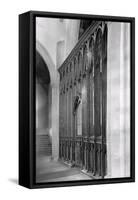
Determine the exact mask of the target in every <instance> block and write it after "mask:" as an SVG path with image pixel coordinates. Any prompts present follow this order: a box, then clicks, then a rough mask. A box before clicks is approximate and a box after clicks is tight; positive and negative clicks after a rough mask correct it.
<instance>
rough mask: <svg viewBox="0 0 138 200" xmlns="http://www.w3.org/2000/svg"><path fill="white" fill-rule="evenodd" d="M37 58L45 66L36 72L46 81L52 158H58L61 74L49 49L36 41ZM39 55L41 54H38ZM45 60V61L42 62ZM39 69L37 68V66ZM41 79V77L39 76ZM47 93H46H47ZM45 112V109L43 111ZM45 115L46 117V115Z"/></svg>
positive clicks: (47, 114)
mask: <svg viewBox="0 0 138 200" xmlns="http://www.w3.org/2000/svg"><path fill="white" fill-rule="evenodd" d="M36 51H37V55H36V58H38V57H41V64H42V63H43V64H42V65H43V66H44V65H45V67H43V69H42V67H40V68H39V70H38V72H37V71H36V74H38V75H39V77H40V76H41V81H43V82H46V84H47V86H45V89H46V88H47V89H46V90H47V93H48V96H47V98H45V104H46V99H48V100H47V101H48V104H47V110H46V109H44V110H46V112H48V113H46V116H47V118H48V125H49V126H48V135H49V140H50V142H51V149H52V150H51V159H54V160H58V158H59V74H58V71H57V69H56V66H55V65H54V63H53V61H52V59H51V57H50V55H49V53H48V51H47V50H46V48H44V47H43V45H42V44H41V43H40V42H39V41H36ZM38 55H39V56H38ZM42 60H43V62H42ZM36 70H37V68H36ZM39 81H40V78H39ZM45 94H46V93H45ZM43 112H44V111H43ZM46 116H45V117H46Z"/></svg>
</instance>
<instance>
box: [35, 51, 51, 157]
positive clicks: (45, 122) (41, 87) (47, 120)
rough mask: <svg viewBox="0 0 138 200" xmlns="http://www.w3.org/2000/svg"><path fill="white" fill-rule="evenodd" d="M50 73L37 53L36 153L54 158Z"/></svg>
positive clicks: (39, 155)
mask: <svg viewBox="0 0 138 200" xmlns="http://www.w3.org/2000/svg"><path fill="white" fill-rule="evenodd" d="M50 130H51V89H50V73H49V70H48V67H47V64H46V63H45V62H44V60H43V58H42V56H41V55H40V54H39V53H38V52H37V51H36V153H37V156H38V158H39V157H41V156H52V144H51V143H52V142H51V141H52V140H51V135H50Z"/></svg>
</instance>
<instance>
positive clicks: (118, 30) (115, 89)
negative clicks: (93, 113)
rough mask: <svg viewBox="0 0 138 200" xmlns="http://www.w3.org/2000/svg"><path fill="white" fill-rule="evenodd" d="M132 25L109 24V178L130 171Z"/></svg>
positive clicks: (121, 175)
mask: <svg viewBox="0 0 138 200" xmlns="http://www.w3.org/2000/svg"><path fill="white" fill-rule="evenodd" d="M129 30H130V29H129V24H128V23H120V22H109V23H108V41H107V44H108V46H107V177H108V178H110V177H112V178H113V177H114V178H115V177H126V176H129V173H130V166H129V164H130V160H129V158H130V138H129V137H130V120H129V118H130V116H129V115H130V113H129V112H130V102H129V99H130V94H129V91H130V88H129V79H130V77H129V69H130V56H129V55H130V54H129V49H130V47H129V44H130V40H129V39H130V33H129Z"/></svg>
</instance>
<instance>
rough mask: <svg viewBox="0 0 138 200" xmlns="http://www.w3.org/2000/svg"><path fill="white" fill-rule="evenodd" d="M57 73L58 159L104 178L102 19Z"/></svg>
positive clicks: (104, 40)
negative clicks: (58, 110)
mask: <svg viewBox="0 0 138 200" xmlns="http://www.w3.org/2000/svg"><path fill="white" fill-rule="evenodd" d="M94 27H95V28H94ZM84 35H85V34H84ZM59 72H60V76H61V79H60V115H61V116H60V126H59V127H60V133H59V134H60V138H59V142H60V158H61V159H63V160H64V161H67V162H69V163H71V164H72V165H73V166H74V165H76V166H79V167H81V169H83V170H85V171H87V172H90V173H92V175H93V176H98V177H102V178H104V176H105V174H106V165H107V164H106V163H107V162H106V159H107V158H106V109H107V107H106V101H107V97H106V96H107V25H106V24H105V23H104V22H95V24H94V26H92V27H91V29H89V32H87V34H86V36H85V37H84V39H82V41H79V42H78V44H77V45H76V47H75V48H74V49H73V51H72V52H71V54H70V55H69V57H68V58H67V60H66V61H65V62H64V63H63V65H62V66H61V68H60V69H59ZM79 98H80V99H79ZM79 101H80V102H79Z"/></svg>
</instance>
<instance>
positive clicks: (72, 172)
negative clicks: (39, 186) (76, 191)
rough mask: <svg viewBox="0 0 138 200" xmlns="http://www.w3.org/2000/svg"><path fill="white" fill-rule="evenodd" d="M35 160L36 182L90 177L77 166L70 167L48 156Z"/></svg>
mask: <svg viewBox="0 0 138 200" xmlns="http://www.w3.org/2000/svg"><path fill="white" fill-rule="evenodd" d="M36 161H37V164H36V182H37V183H41V182H56V181H75V180H88V179H92V178H91V177H89V176H87V175H86V174H84V173H82V172H81V171H80V170H79V169H78V168H71V167H70V166H67V165H65V164H63V163H61V162H59V161H53V160H51V158H50V157H39V158H37V160H36Z"/></svg>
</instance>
